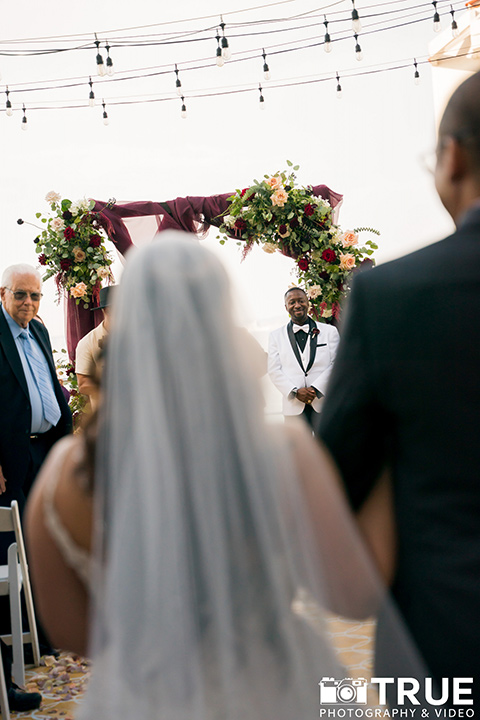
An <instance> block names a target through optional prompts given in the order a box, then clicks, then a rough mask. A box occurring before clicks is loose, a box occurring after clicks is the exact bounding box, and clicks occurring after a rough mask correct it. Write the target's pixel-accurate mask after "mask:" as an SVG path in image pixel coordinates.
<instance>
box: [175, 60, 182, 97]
mask: <svg viewBox="0 0 480 720" xmlns="http://www.w3.org/2000/svg"><path fill="white" fill-rule="evenodd" d="M175 75H176V76H177V79H176V80H175V86H176V88H177V95H178V96H181V94H182V81H181V80H180V78H179V77H178V68H177V63H175Z"/></svg>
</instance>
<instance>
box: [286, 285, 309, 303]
mask: <svg viewBox="0 0 480 720" xmlns="http://www.w3.org/2000/svg"><path fill="white" fill-rule="evenodd" d="M294 290H300V292H302V293H303V294H304V295H305V297H307V298H308V295H307V293H306V292H305V290H304V289H303V288H301V287H291V288H288V290H287V292H286V293H285V295H284V296H283V299H284V300H286V298H287V295H288V293H291V292H293V291H294Z"/></svg>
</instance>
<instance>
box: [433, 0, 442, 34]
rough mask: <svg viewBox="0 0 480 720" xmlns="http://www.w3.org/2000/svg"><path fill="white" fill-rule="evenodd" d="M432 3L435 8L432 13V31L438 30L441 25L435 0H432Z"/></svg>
mask: <svg viewBox="0 0 480 720" xmlns="http://www.w3.org/2000/svg"><path fill="white" fill-rule="evenodd" d="M432 5H433V7H434V8H435V13H434V15H433V31H434V32H440V30H441V29H442V26H441V24H440V15H439V14H438V12H437V0H433V2H432Z"/></svg>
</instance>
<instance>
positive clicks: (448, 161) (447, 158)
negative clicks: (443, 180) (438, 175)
mask: <svg viewBox="0 0 480 720" xmlns="http://www.w3.org/2000/svg"><path fill="white" fill-rule="evenodd" d="M443 152H444V163H445V166H444V167H445V170H446V172H447V175H448V177H449V178H450V180H451V181H452V182H454V183H456V182H458V181H460V180H462V179H463V178H464V177H465V175H466V174H467V173H468V170H469V164H468V156H467V153H466V151H465V148H464V147H463V145H461V144H460V143H459V141H458V140H457V139H456V138H454V137H449V138H448V139H447V141H446V143H445V147H444V149H443Z"/></svg>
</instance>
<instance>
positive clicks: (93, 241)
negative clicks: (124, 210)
mask: <svg viewBox="0 0 480 720" xmlns="http://www.w3.org/2000/svg"><path fill="white" fill-rule="evenodd" d="M88 244H89V245H90V247H92V248H97V247H100V245H101V244H102V239H101V237H100V235H92V236H91V237H90V242H89V243H88Z"/></svg>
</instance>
